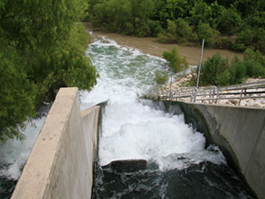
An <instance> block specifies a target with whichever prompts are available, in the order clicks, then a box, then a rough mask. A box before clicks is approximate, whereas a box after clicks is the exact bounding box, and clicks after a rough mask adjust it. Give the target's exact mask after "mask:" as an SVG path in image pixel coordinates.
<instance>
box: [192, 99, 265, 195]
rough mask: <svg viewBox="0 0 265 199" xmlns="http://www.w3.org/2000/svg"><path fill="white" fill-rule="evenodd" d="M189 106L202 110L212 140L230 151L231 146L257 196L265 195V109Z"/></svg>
mask: <svg viewBox="0 0 265 199" xmlns="http://www.w3.org/2000/svg"><path fill="white" fill-rule="evenodd" d="M190 106H192V107H193V108H195V109H196V110H197V111H199V112H200V113H202V115H203V117H204V119H205V121H206V123H207V126H208V128H209V133H210V134H211V137H212V139H213V141H214V142H215V143H217V144H220V145H222V146H223V147H225V148H226V149H227V150H228V151H230V150H231V149H232V152H231V155H232V156H235V157H236V159H234V161H235V162H236V164H237V165H238V167H239V169H240V172H241V174H243V176H244V177H245V179H246V181H247V183H248V184H249V185H250V187H251V188H252V189H253V190H254V192H255V193H256V194H257V196H258V197H259V198H260V199H265V189H264V185H265V109H259V108H245V107H235V106H233V107H227V106H215V105H203V104H190ZM221 138H223V140H222V139H221ZM224 140H225V141H226V142H227V143H228V145H227V144H226V143H225V142H224Z"/></svg>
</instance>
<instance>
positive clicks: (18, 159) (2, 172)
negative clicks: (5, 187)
mask: <svg viewBox="0 0 265 199" xmlns="http://www.w3.org/2000/svg"><path fill="white" fill-rule="evenodd" d="M45 119H46V116H43V117H41V118H39V119H34V120H32V121H31V122H27V124H26V129H25V130H23V131H21V132H22V133H23V134H24V135H25V136H26V138H25V139H24V140H23V141H20V140H16V139H14V140H7V141H6V143H0V163H1V165H0V168H1V169H0V176H2V177H5V178H7V179H13V180H17V179H18V178H19V176H20V174H21V170H22V168H23V166H24V164H25V162H26V161H27V159H28V156H29V154H30V152H31V149H32V147H33V144H34V143H35V141H36V139H37V137H38V134H39V132H40V129H41V128H42V126H43V124H44V121H45Z"/></svg>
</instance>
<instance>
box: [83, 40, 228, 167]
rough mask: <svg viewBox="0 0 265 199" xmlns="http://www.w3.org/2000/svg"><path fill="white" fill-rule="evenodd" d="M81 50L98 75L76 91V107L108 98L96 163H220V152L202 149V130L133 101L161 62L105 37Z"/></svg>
mask: <svg viewBox="0 0 265 199" xmlns="http://www.w3.org/2000/svg"><path fill="white" fill-rule="evenodd" d="M87 54H88V55H91V56H92V63H93V64H94V65H96V66H97V69H98V72H99V74H100V78H98V84H97V85H96V86H95V88H94V89H93V90H92V91H90V92H87V91H82V92H80V98H81V109H85V108H88V107H90V106H92V105H95V104H97V103H100V102H103V101H106V100H109V103H108V105H107V107H106V109H105V113H104V116H103V124H102V135H101V136H100V139H99V164H100V165H106V164H108V163H110V162H111V161H114V160H126V159H146V160H150V161H155V162H156V163H158V164H159V167H160V168H161V169H171V168H172V167H174V168H179V169H182V168H186V167H187V166H189V164H192V163H196V164H197V163H200V162H202V161H204V160H208V161H212V162H213V163H217V164H220V163H224V162H225V160H224V158H223V156H222V154H221V152H220V151H218V152H212V151H209V150H206V149H204V147H205V138H204V136H203V134H201V133H199V132H196V131H195V130H194V129H192V128H191V127H190V126H188V125H187V124H185V123H184V118H183V116H182V115H180V116H176V115H170V114H166V113H164V112H163V111H159V110H155V109H153V108H151V107H149V106H144V105H143V104H141V103H139V102H138V100H137V93H140V92H142V91H145V90H147V89H149V88H150V87H152V85H154V84H155V82H154V77H155V71H156V70H164V69H165V67H166V62H165V60H163V59H160V58H157V57H153V56H150V55H145V54H142V53H141V52H140V51H139V50H134V49H131V48H125V47H121V46H119V45H118V44H117V43H116V42H114V41H112V40H108V39H106V38H102V40H101V41H96V42H94V43H92V44H91V45H90V46H89V49H88V51H87ZM179 157H181V158H179ZM178 159H182V160H183V159H185V161H177V160H178Z"/></svg>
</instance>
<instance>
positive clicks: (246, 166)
mask: <svg viewBox="0 0 265 199" xmlns="http://www.w3.org/2000/svg"><path fill="white" fill-rule="evenodd" d="M148 103H150V102H148ZM152 106H157V107H159V108H163V109H165V110H166V111H169V112H174V113H175V114H178V113H180V112H184V114H185V120H186V122H187V123H192V124H193V125H194V126H195V127H196V128H197V129H200V130H202V131H203V132H205V133H206V134H207V133H208V136H207V137H208V138H209V140H210V142H213V143H216V144H218V145H220V146H221V149H223V150H224V152H225V154H227V156H228V157H230V158H231V159H232V161H231V162H233V164H234V165H235V167H237V169H238V171H239V172H240V173H241V174H242V175H243V176H244V178H245V179H246V181H247V182H248V184H249V185H250V187H251V188H252V189H253V190H254V191H255V193H256V194H257V196H258V197H259V198H265V190H264V189H263V187H262V186H263V185H264V183H265V174H264V170H265V153H264V151H265V128H264V125H265V123H264V121H265V110H264V109H253V108H252V109H249V108H238V107H220V106H210V105H201V104H185V103H169V102H152ZM99 111H100V107H98V106H95V107H93V108H90V109H87V110H85V111H82V113H81V112H80V108H79V99H78V93H77V88H64V89H61V90H60V91H59V93H58V95H57V97H56V100H55V102H54V104H53V106H52V108H51V110H50V112H49V115H48V117H47V120H46V122H45V124H44V126H43V128H42V131H41V133H40V135H39V137H38V139H37V141H36V143H35V145H34V147H33V150H32V152H31V154H30V157H29V159H28V161H27V163H26V165H25V168H24V170H23V173H22V175H21V177H20V179H19V182H18V184H17V186H16V189H15V191H14V193H13V196H12V198H13V199H17V198H25V199H26V198H69V199H70V198H90V196H91V187H92V183H93V182H92V179H93V176H92V175H93V161H94V155H95V152H96V149H97V132H98V128H97V127H98V118H99Z"/></svg>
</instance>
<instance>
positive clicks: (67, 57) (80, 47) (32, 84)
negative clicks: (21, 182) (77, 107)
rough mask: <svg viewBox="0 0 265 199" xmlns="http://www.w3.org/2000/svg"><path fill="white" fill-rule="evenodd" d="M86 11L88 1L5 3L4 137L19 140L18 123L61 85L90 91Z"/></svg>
mask: <svg viewBox="0 0 265 199" xmlns="http://www.w3.org/2000/svg"><path fill="white" fill-rule="evenodd" d="M86 8H87V3H86V2H85V0H65V1H59V0H55V1H34V0H27V1H16V2H11V1H1V3H0V35H1V38H0V56H1V59H0V60H1V62H0V70H1V76H5V78H6V79H5V80H6V81H3V82H1V89H3V91H1V94H2V93H3V95H1V100H0V106H1V107H4V108H3V109H1V110H0V117H1V121H2V123H1V126H0V131H1V138H0V139H2V140H4V139H6V138H13V137H17V138H19V137H20V134H19V133H18V131H17V124H18V125H19V124H22V122H23V121H25V120H26V118H27V117H28V116H32V115H34V114H33V113H34V110H35V108H36V106H38V105H40V104H41V103H42V102H43V100H49V101H50V100H52V99H53V97H54V95H55V94H56V91H57V90H58V89H59V87H61V86H78V87H79V88H80V89H90V88H91V87H92V86H93V85H94V84H95V83H96V76H97V73H96V69H95V67H94V66H92V65H91V63H90V60H89V59H88V58H87V57H86V56H85V54H84V52H85V49H86V47H87V44H88V43H87V42H88V41H87V40H88V38H87V33H86V31H85V28H84V27H83V26H82V25H81V23H80V22H79V19H80V18H82V17H84V16H85V9H86ZM6 70H8V71H9V72H8V71H6ZM70 73H71V74H70ZM1 80H2V79H1ZM7 80H9V81H11V82H12V83H9V82H8V81H7ZM14 107H16V109H14Z"/></svg>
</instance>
